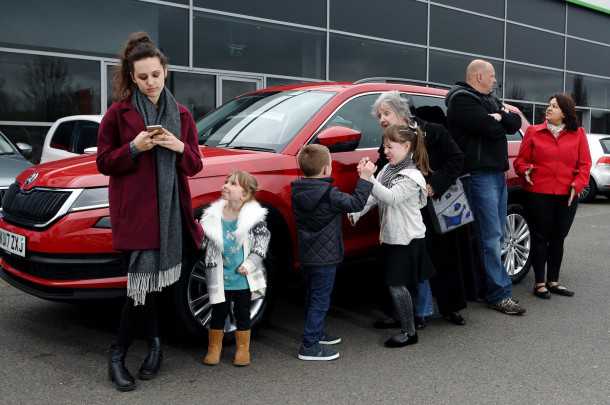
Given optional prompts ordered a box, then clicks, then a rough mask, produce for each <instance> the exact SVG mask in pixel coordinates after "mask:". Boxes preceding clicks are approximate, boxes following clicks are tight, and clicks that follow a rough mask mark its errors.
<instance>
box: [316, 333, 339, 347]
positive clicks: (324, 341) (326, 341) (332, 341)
mask: <svg viewBox="0 0 610 405" xmlns="http://www.w3.org/2000/svg"><path fill="white" fill-rule="evenodd" d="M318 343H320V344H321V345H336V344H338V343H341V338H340V337H339V336H334V335H331V334H329V333H326V332H324V334H323V335H322V337H321V338H320V341H319V342H318Z"/></svg>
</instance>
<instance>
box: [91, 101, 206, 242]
mask: <svg viewBox="0 0 610 405" xmlns="http://www.w3.org/2000/svg"><path fill="white" fill-rule="evenodd" d="M178 108H179V111H180V123H181V128H182V129H181V137H180V139H181V141H182V142H184V153H183V154H177V155H176V170H177V174H178V189H179V199H180V210H181V213H182V226H183V231H184V233H185V234H190V235H191V237H192V241H193V243H194V244H195V246H199V245H200V244H201V240H202V236H203V235H202V231H201V227H200V226H199V225H198V224H197V223H196V222H195V219H194V217H193V208H192V205H191V191H190V189H189V185H188V180H187V176H192V175H194V174H196V173H197V172H199V171H200V170H201V168H202V166H203V165H202V162H201V154H200V153H199V145H198V141H197V139H198V138H197V128H196V127H195V122H194V121H193V117H192V116H191V113H190V112H189V111H188V110H187V109H186V108H185V107H184V106H182V105H180V104H179V105H178ZM144 130H145V127H144V120H143V119H142V117H141V116H140V114H139V113H138V112H137V111H136V109H135V108H134V107H133V106H132V105H131V102H130V101H128V100H127V101H121V102H117V103H113V104H112V105H111V106H110V108H109V109H108V111H107V112H106V114H104V118H103V119H102V122H101V124H100V129H99V132H98V143H97V167H98V170H99V171H100V172H101V173H102V174H105V175H107V176H110V185H109V199H110V221H111V223H112V246H113V248H114V249H116V250H143V249H158V248H159V211H158V206H157V205H158V204H157V179H156V177H157V176H156V173H157V172H156V161H155V159H154V154H153V153H151V152H150V151H146V152H142V153H140V154H139V155H138V156H137V157H136V158H135V159H133V158H132V157H131V154H130V152H129V142H131V141H132V140H133V139H134V138H135V137H136V135H138V134H139V133H140V132H141V131H144ZM185 243H186V241H185Z"/></svg>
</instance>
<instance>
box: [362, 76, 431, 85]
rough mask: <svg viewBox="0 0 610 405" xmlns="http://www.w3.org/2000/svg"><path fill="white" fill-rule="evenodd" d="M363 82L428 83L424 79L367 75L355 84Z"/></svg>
mask: <svg viewBox="0 0 610 405" xmlns="http://www.w3.org/2000/svg"><path fill="white" fill-rule="evenodd" d="M362 83H404V84H418V85H421V84H426V82H425V81H424V80H416V79H405V78H402V77H384V76H378V77H365V78H363V79H360V80H356V81H355V82H354V84H362Z"/></svg>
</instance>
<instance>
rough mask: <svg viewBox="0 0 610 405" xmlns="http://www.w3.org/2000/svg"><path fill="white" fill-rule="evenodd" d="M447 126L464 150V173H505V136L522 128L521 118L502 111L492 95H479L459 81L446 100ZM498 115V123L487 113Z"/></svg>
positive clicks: (506, 151) (498, 101)
mask: <svg viewBox="0 0 610 405" xmlns="http://www.w3.org/2000/svg"><path fill="white" fill-rule="evenodd" d="M445 104H446V105H447V107H448V109H447V127H448V128H449V132H450V133H451V135H452V136H453V138H454V139H455V141H456V142H457V144H458V145H459V147H460V148H461V149H462V151H464V154H465V157H466V160H465V165H464V169H465V171H466V172H486V171H487V172H498V171H502V172H504V171H506V170H508V143H507V140H506V135H507V134H512V133H514V132H516V131H517V130H518V129H519V128H520V127H521V117H520V116H519V115H518V114H515V113H512V112H506V111H504V110H502V103H501V102H500V100H498V99H497V98H496V97H495V96H493V95H491V94H482V93H479V92H478V91H476V90H475V89H474V88H472V87H471V86H470V85H468V84H466V83H463V82H458V83H456V86H455V87H453V88H452V89H451V90H450V91H449V93H447V97H446V98H445ZM493 113H498V114H500V115H501V116H502V120H501V121H496V120H495V119H494V118H493V117H492V116H490V115H489V114H493Z"/></svg>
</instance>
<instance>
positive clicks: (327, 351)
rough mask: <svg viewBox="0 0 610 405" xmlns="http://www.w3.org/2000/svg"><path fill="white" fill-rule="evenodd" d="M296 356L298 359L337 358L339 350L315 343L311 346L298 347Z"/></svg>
mask: <svg viewBox="0 0 610 405" xmlns="http://www.w3.org/2000/svg"><path fill="white" fill-rule="evenodd" d="M298 358H299V360H310V361H329V360H335V359H338V358H339V352H337V351H335V350H333V349H331V348H330V347H328V346H323V345H321V344H319V343H316V344H315V345H313V346H311V347H305V346H303V345H301V347H300V348H299V354H298Z"/></svg>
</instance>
